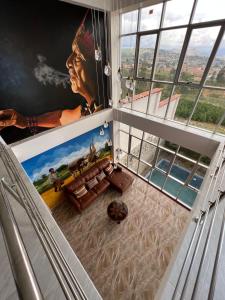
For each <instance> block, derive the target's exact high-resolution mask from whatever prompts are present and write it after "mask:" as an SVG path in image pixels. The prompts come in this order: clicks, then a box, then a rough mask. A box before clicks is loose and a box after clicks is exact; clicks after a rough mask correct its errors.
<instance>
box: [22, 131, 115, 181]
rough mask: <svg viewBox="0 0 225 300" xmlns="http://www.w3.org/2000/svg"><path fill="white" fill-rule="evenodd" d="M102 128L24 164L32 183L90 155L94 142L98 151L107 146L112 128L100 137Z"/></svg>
mask: <svg viewBox="0 0 225 300" xmlns="http://www.w3.org/2000/svg"><path fill="white" fill-rule="evenodd" d="M100 128H101V127H98V128H95V129H93V130H91V131H89V132H87V133H85V134H83V135H80V136H78V137H76V138H74V139H72V140H69V141H68V142H66V143H63V144H61V145H59V146H56V147H54V148H52V149H50V150H48V151H46V152H44V153H41V154H39V155H37V156H35V157H33V158H31V159H29V160H26V161H24V162H23V163H22V166H23V168H24V169H25V171H26V173H27V174H28V176H29V177H30V179H31V180H32V181H34V180H36V179H38V178H40V177H41V175H43V174H48V173H49V169H50V168H55V169H57V168H58V167H60V166H61V165H63V164H68V163H70V162H72V161H73V160H76V159H78V158H80V157H82V156H83V155H86V154H88V153H89V145H90V143H91V142H92V139H93V141H94V144H95V147H96V149H97V151H98V150H100V149H101V148H103V147H104V146H105V143H106V141H107V140H109V139H110V138H111V137H110V127H108V128H104V135H103V136H100V135H99V131H100Z"/></svg>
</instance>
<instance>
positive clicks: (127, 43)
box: [121, 35, 136, 77]
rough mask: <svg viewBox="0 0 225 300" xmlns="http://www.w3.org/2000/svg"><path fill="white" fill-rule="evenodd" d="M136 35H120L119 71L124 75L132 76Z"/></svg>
mask: <svg viewBox="0 0 225 300" xmlns="http://www.w3.org/2000/svg"><path fill="white" fill-rule="evenodd" d="M135 47H136V35H130V36H124V37H121V72H122V75H123V76H124V77H128V76H133V72H134V57H135Z"/></svg>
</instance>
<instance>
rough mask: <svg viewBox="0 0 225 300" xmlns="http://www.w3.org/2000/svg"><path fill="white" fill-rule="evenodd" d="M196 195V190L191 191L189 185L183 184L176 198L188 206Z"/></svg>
mask: <svg viewBox="0 0 225 300" xmlns="http://www.w3.org/2000/svg"><path fill="white" fill-rule="evenodd" d="M196 196H197V192H196V191H193V190H191V189H190V188H189V187H186V186H184V187H183V188H182V190H181V191H180V193H179V195H178V199H179V200H180V201H182V202H184V203H185V204H187V205H188V206H190V207H192V206H193V204H194V202H195V198H196Z"/></svg>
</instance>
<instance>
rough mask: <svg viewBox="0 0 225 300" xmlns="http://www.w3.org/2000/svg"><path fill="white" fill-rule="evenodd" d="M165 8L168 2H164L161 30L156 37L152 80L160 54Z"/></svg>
mask: <svg viewBox="0 0 225 300" xmlns="http://www.w3.org/2000/svg"><path fill="white" fill-rule="evenodd" d="M165 9H166V3H165V2H164V3H163V7H162V13H161V19H160V25H159V31H158V34H157V39H156V44H155V51H154V57H153V62H152V71H151V75H150V80H152V79H153V78H154V74H155V66H156V60H157V56H158V51H159V43H160V37H161V31H160V29H161V27H162V24H163V21H164V16H165Z"/></svg>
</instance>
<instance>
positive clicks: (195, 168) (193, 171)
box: [176, 156, 201, 200]
mask: <svg viewBox="0 0 225 300" xmlns="http://www.w3.org/2000/svg"><path fill="white" fill-rule="evenodd" d="M200 159H201V156H200V157H199V159H198V162H199V161H200ZM198 162H196V164H195V165H194V167H193V169H192V171H191V173H190V174H189V176H188V177H187V179H186V180H185V182H184V185H182V186H181V188H180V190H179V192H178V193H177V196H176V200H178V199H179V196H180V194H181V192H182V190H183V188H184V187H186V186H187V187H188V184H189V182H190V181H191V179H192V178H193V176H194V174H195V172H196V170H197V169H198ZM198 191H199V190H198Z"/></svg>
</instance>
